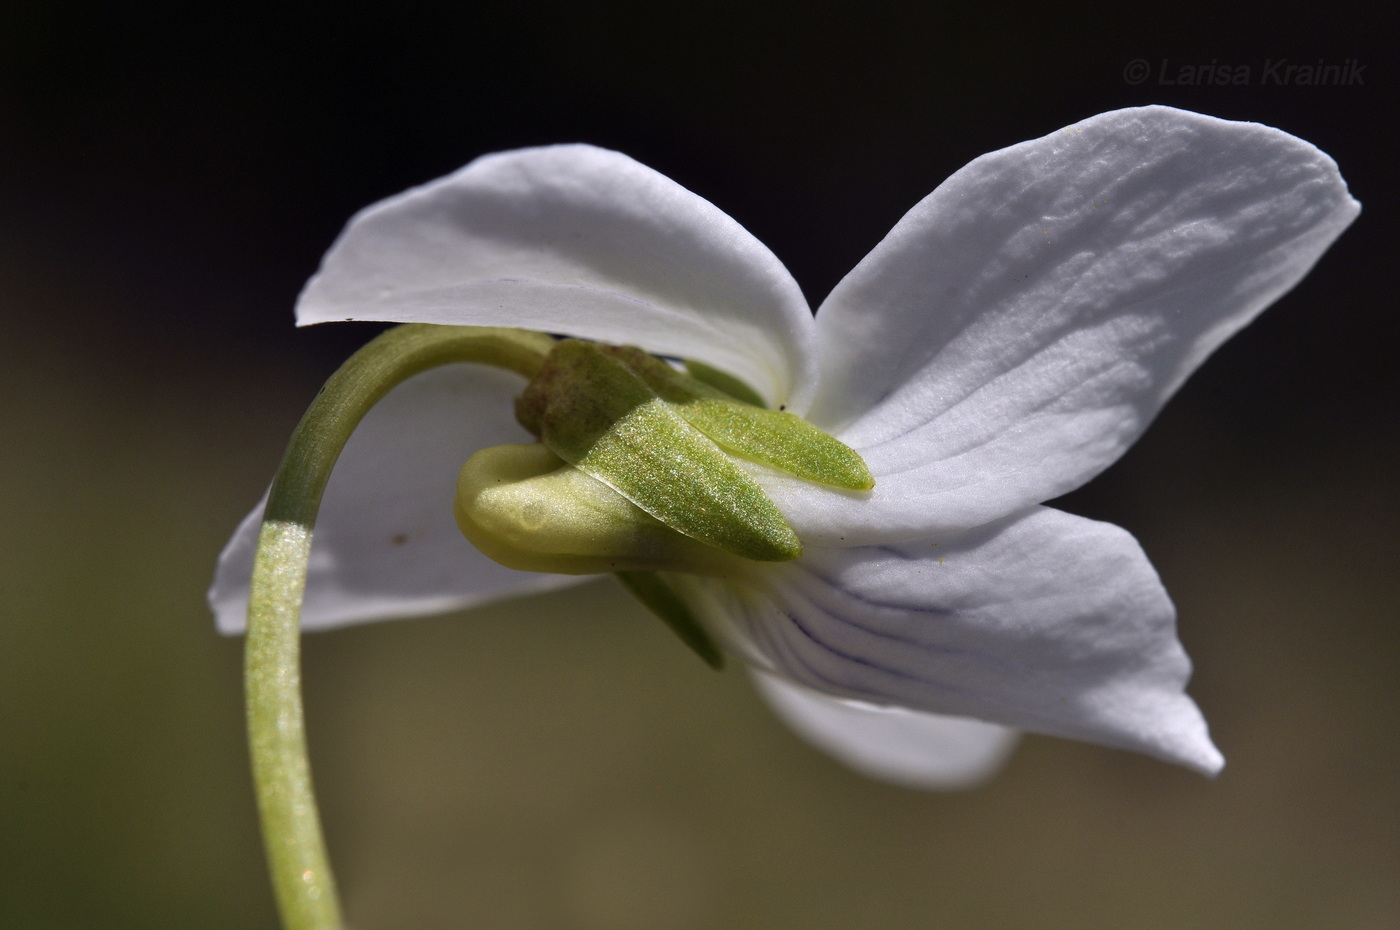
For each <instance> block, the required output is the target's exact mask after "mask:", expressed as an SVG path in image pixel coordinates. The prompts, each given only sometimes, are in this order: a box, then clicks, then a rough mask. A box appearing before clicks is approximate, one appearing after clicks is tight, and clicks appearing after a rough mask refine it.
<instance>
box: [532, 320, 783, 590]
mask: <svg viewBox="0 0 1400 930" xmlns="http://www.w3.org/2000/svg"><path fill="white" fill-rule="evenodd" d="M637 351H639V352H640V350H637ZM647 357H648V358H650V356H647ZM654 361H657V364H659V365H663V366H665V363H664V362H660V361H659V360H654ZM665 367H668V368H669V366H665ZM516 417H517V419H519V420H520V422H521V424H523V425H524V426H525V427H526V428H527V429H529V430H531V431H532V432H534V433H535V434H536V435H538V436H539V437H540V441H541V442H542V443H544V445H545V446H546V447H548V448H549V449H550V450H551V451H553V452H554V454H556V455H558V456H559V457H560V458H561V459H563V460H564V461H566V462H568V463H569V464H570V465H573V466H574V467H575V468H577V469H578V470H579V471H581V472H583V473H584V474H586V475H589V476H590V477H592V478H595V479H597V480H598V481H601V482H602V483H604V484H606V485H608V486H609V487H611V488H613V489H615V490H616V491H617V492H618V493H619V494H621V495H622V496H623V497H625V498H627V499H628V500H629V501H631V502H632V503H634V504H636V505H637V506H638V507H640V508H641V509H642V510H644V511H646V512H647V513H649V514H651V515H652V516H653V517H655V518H656V519H658V520H660V521H661V522H662V523H664V524H666V525H667V526H669V527H671V528H672V529H673V530H676V531H677V532H679V533H682V534H684V535H686V536H689V537H691V538H692V539H698V540H700V541H701V542H704V543H708V544H709V545H711V546H715V547H717V548H719V549H722V550H724V551H726V552H731V553H734V554H735V555H739V556H742V557H744V558H746V559H753V560H755V561H760V562H782V561H788V560H790V559H795V558H797V557H799V556H800V555H801V554H802V545H801V543H800V542H798V539H797V534H796V533H794V532H793V531H792V528H791V527H790V526H788V523H787V521H786V520H785V519H784V518H783V515H782V513H781V512H780V511H779V510H778V508H777V505H775V504H774V503H773V502H772V501H771V500H769V499H768V496H767V495H766V494H764V493H763V489H762V488H760V487H759V486H758V484H757V483H756V482H755V481H754V480H753V479H752V478H750V477H749V476H748V475H746V474H745V473H744V472H743V470H742V469H740V468H739V467H738V466H737V465H735V464H734V463H733V462H732V461H730V459H729V458H728V456H726V455H725V454H724V453H723V452H721V451H720V449H719V448H718V447H717V446H716V444H715V443H714V442H712V441H711V440H710V439H708V438H706V436H705V435H704V434H703V433H702V432H701V431H700V430H698V429H696V428H695V427H694V426H692V425H691V424H690V423H688V422H687V420H686V419H685V418H684V417H683V416H681V414H680V413H678V412H677V409H676V407H674V406H672V405H670V404H668V403H666V402H665V401H664V400H662V398H661V397H659V396H658V394H657V392H656V391H655V390H653V389H652V388H651V387H650V386H649V385H648V383H647V382H646V381H644V380H643V379H642V377H641V376H640V375H639V374H638V373H637V372H636V371H634V370H633V369H632V368H631V367H629V365H628V364H625V363H624V362H623V361H622V360H621V359H619V358H617V357H616V355H615V353H614V352H612V351H610V350H609V349H607V348H606V347H603V346H599V345H597V344H595V343H588V342H579V341H577V340H565V341H563V342H560V343H559V344H558V345H556V346H555V347H554V350H553V351H552V352H551V353H550V354H549V357H548V359H546V361H545V364H544V367H543V368H542V369H541V371H540V373H539V374H538V375H537V376H536V377H535V379H534V380H533V381H531V382H530V384H529V385H528V386H527V387H526V389H525V392H524V393H523V394H522V395H521V396H520V399H519V400H518V401H517V402H516Z"/></svg>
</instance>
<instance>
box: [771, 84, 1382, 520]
mask: <svg viewBox="0 0 1400 930" xmlns="http://www.w3.org/2000/svg"><path fill="white" fill-rule="evenodd" d="M1359 209H1360V207H1359V205H1358V204H1357V203H1356V201H1354V200H1353V199H1352V198H1351V197H1350V196H1349V195H1348V193H1347V189H1346V185H1345V183H1344V182H1343V180H1342V178H1341V176H1340V175H1339V174H1338V171H1337V166H1336V165H1335V164H1334V163H1333V161H1332V160H1331V159H1330V158H1328V157H1327V156H1326V155H1325V154H1323V153H1322V152H1320V151H1318V150H1317V149H1316V148H1314V147H1313V146H1311V145H1309V144H1308V143H1306V142H1303V141H1302V140H1299V139H1296V138H1294V137H1292V136H1290V135H1288V134H1286V133H1283V132H1280V131H1278V130H1276V129H1270V128H1268V127H1265V126H1261V125H1258V124H1255V123H1236V122H1227V121H1224V120H1218V119H1213V118H1210V117H1206V116H1200V115H1198V114H1195V113H1188V112H1185V111H1182V110H1174V109H1170V108H1167V107H1144V108H1141V109H1131V110H1118V111H1114V112H1111V113H1104V114H1102V115H1099V116H1095V117H1093V118H1092V119H1088V120H1085V121H1084V122H1083V123H1080V124H1078V125H1075V126H1070V127H1067V128H1066V129H1063V130H1061V131H1059V132H1056V133H1053V134H1051V135H1049V136H1046V137H1044V138H1042V139H1037V140H1035V141H1032V142H1026V143H1023V144H1021V145H1016V146H1012V147H1011V148H1007V149H1003V150H1001V151H999V152H993V153H992V154H990V155H986V156H983V157H982V158H979V159H977V160H976V161H974V162H972V163H971V164H969V165H968V166H967V167H966V168H963V169H962V170H961V171H959V172H957V173H956V174H954V175H953V176H952V177H951V178H949V179H948V181H947V182H945V183H944V184H943V185H942V186H940V187H939V188H938V189H937V190H936V191H934V192H933V193H932V194H931V195H929V197H927V198H926V199H925V200H924V201H922V202H921V203H919V204H918V205H917V206H915V207H914V209H913V210H911V211H910V212H909V214H908V215H907V216H905V217H904V218H903V219H902V220H901V221H900V222H899V223H898V224H897V225H896V226H895V228H894V229H893V230H892V231H891V232H890V234H889V235H888V236H887V237H886V238H885V240H884V241H883V242H881V243H880V244H879V245H878V246H877V247H876V248H875V250H874V251H873V252H871V253H870V255H869V256H868V257H867V258H866V259H865V260H864V261H862V262H861V263H860V264H859V265H858V266H857V267H856V268H855V270H854V271H852V272H851V273H850V274H849V275H848V276H847V277H846V278H845V279H844V280H843V281H842V282H841V283H840V284H839V285H838V286H837V287H836V289H835V290H834V291H833V292H832V293H831V296H830V297H829V298H828V299H827V300H826V302H825V303H824V304H823V305H822V307H821V309H820V310H819V312H818V314H817V328H818V338H819V344H820V348H821V357H822V372H823V375H822V384H821V390H820V395H819V397H818V398H817V400H816V402H815V403H814V405H813V408H812V413H811V415H810V418H811V419H812V421H813V422H814V423H816V424H817V425H818V426H821V427H823V428H824V429H828V430H829V431H833V432H834V434H835V435H836V436H837V437H838V438H840V439H841V440H842V441H844V442H846V443H847V444H848V445H851V446H852V447H854V448H855V449H856V450H858V451H859V452H860V453H861V455H862V456H863V457H864V458H865V460H866V462H867V463H868V464H869V465H870V468H871V471H872V472H873V473H874V475H875V478H876V490H875V492H874V494H873V495H872V496H871V497H870V498H869V500H868V501H865V502H862V503H861V504H860V505H859V506H850V505H848V504H843V503H842V501H841V500H839V499H836V498H832V499H830V500H828V501H826V502H825V504H823V505H820V506H819V505H817V504H813V505H812V507H811V508H810V509H811V510H812V512H813V519H814V520H815V521H817V523H818V524H819V525H818V526H814V527H813V529H812V531H811V532H809V533H806V534H804V538H805V539H811V538H818V537H820V538H822V539H824V540H825V541H827V542H829V543H830V542H833V541H835V537H836V536H838V535H843V531H844V535H845V536H846V542H847V544H849V543H850V542H852V541H860V540H881V541H883V540H889V539H891V538H900V537H903V538H910V536H911V535H916V534H919V533H922V532H929V531H937V530H941V529H943V528H947V527H952V526H969V525H976V524H978V523H981V522H984V521H986V520H990V519H995V518H997V517H1001V516H1004V515H1005V514H1007V513H1010V512H1012V511H1014V510H1016V509H1018V508H1020V507H1022V506H1025V505H1026V504H1027V503H1031V502H1039V501H1043V500H1047V499H1049V498H1051V497H1054V496H1056V495H1059V494H1062V493H1064V492H1066V491H1069V490H1071V489H1073V488H1075V487H1078V486H1079V485H1081V484H1083V483H1084V482H1085V481H1087V480H1088V479H1089V478H1091V477H1093V476H1094V475H1095V474H1097V473H1098V472H1099V471H1101V470H1102V469H1103V468H1104V467H1105V466H1107V465H1108V464H1110V463H1111V462H1113V461H1114V460H1115V459H1117V458H1118V456H1119V455H1121V454H1122V452H1123V450H1124V449H1126V448H1127V447H1128V446H1129V445H1130V444H1131V443H1132V442H1133V441H1135V440H1136V439H1137V437H1138V435H1139V434H1140V433H1141V432H1142V431H1143V429H1145V428H1146V426H1147V424H1148V423H1149V422H1150V421H1151V420H1152V418H1153V417H1154V416H1155V415H1156V413H1157V411H1158V410H1159V409H1160V408H1161V406H1162V405H1163V404H1164V403H1165V402H1166V400H1167V399H1168V398H1169V397H1170V396H1171V394H1172V393H1173V392H1174V391H1175V390H1176V389H1177V387H1178V386H1179V385H1180V384H1181V383H1182V381H1183V380H1184V379H1185V378H1186V377H1187V376H1188V375H1189V374H1190V373H1191V371H1192V370H1193V369H1195V368H1196V366H1198V365H1199V364H1200V363H1201V362H1202V361H1203V360H1204V359H1205V358H1206V356H1208V355H1209V354H1210V353H1211V352H1212V351H1213V350H1214V349H1215V348H1216V347H1217V346H1219V345H1220V343H1221V342H1223V341H1224V340H1225V339H1226V338H1228V337H1229V336H1230V335H1231V334H1233V333H1234V332H1235V331H1237V330H1238V329H1239V328H1240V327H1242V326H1244V325H1245V324H1246V323H1248V322H1249V321H1250V320H1251V319H1252V318H1253V317H1254V316H1255V315H1256V314H1258V313H1259V312H1260V311H1261V310H1263V309H1264V308H1265V307H1267V306H1268V305H1269V304H1271V303H1272V302H1273V301H1275V300H1277V299H1278V297H1279V296H1280V295H1282V294H1283V293H1285V292H1286V291H1288V290H1289V289H1290V288H1291V287H1293V285H1294V284H1296V283H1297V282H1298V280H1299V279H1300V278H1302V277H1303V275H1304V274H1306V273H1307V271H1308V269H1310V268H1311V267H1312V265H1313V264H1314V263H1315V262H1316V261H1317V260H1318V258H1319V257H1320V256H1321V255H1322V253H1323V252H1324V251H1325V250H1326V249H1327V247H1328V246H1329V245H1330V244H1331V243H1332V241H1333V240H1334V239H1336V237H1337V236H1338V235H1339V234H1340V233H1341V232H1342V230H1343V229H1345V228H1346V226H1347V225H1348V224H1349V223H1350V222H1351V221H1352V220H1353V219H1354V218H1355V217H1356V215H1357V213H1358V211H1359ZM779 503H780V504H781V503H782V501H779ZM799 505H800V504H799ZM828 505H829V506H828ZM794 525H796V524H794ZM799 532H802V531H801V529H800V528H799ZM892 534H893V535H892Z"/></svg>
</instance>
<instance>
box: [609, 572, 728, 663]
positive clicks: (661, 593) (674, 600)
mask: <svg viewBox="0 0 1400 930" xmlns="http://www.w3.org/2000/svg"><path fill="white" fill-rule="evenodd" d="M617 580H618V581H620V582H622V586H623V587H624V588H626V589H627V591H628V593H629V594H631V595H632V596H633V597H635V598H636V599H637V600H638V601H640V602H641V604H642V606H643V607H645V608H646V609H647V610H649V611H651V612H652V614H653V615H655V616H656V618H657V619H658V620H660V621H661V622H662V623H664V624H666V625H667V626H668V627H670V628H671V632H673V633H675V634H676V635H677V636H679V637H680V639H681V642H683V643H685V644H686V645H687V646H689V647H690V648H691V650H693V651H694V652H695V654H696V655H698V656H699V657H700V658H701V659H703V660H704V662H705V664H706V665H708V666H709V667H710V668H712V669H715V670H716V671H718V670H720V669H722V668H724V653H723V652H722V651H721V650H720V648H719V645H718V644H716V643H715V641H714V639H713V638H712V637H711V636H710V634H709V633H707V632H706V631H705V628H704V627H703V626H701V625H700V621H699V620H697V619H696V618H695V615H694V614H693V613H691V612H690V606H689V605H688V604H686V602H685V600H684V599H682V598H681V596H680V595H678V594H676V592H675V591H674V590H673V589H672V588H671V586H670V585H668V584H667V583H666V582H665V581H664V580H663V579H662V578H661V576H660V575H658V574H656V573H655V572H617Z"/></svg>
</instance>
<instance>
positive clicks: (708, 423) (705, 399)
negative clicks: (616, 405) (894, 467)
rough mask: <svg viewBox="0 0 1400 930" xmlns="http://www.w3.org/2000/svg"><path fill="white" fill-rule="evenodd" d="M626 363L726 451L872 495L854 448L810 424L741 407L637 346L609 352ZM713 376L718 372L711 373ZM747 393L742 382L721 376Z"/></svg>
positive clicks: (759, 408) (777, 412)
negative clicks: (869, 492)
mask: <svg viewBox="0 0 1400 930" xmlns="http://www.w3.org/2000/svg"><path fill="white" fill-rule="evenodd" d="M604 351H606V352H608V353H610V354H613V355H616V356H617V357H618V358H621V359H622V360H623V361H625V362H626V363H627V365H628V367H630V368H631V369H632V370H633V371H635V372H637V374H638V375H640V376H641V377H642V379H643V380H644V381H646V383H647V385H648V386H649V387H650V388H651V389H652V390H654V391H656V393H657V394H658V395H659V396H660V397H661V398H662V400H665V401H666V402H668V403H670V404H673V405H675V407H676V410H677V411H678V412H679V413H680V415H681V416H682V417H684V418H685V420H686V422H687V423H689V424H690V425H691V426H693V427H695V428H696V429H698V430H699V431H700V432H702V433H704V434H705V435H706V436H708V437H710V439H712V440H714V442H715V443H716V444H717V445H718V446H720V447H721V448H722V449H724V450H725V451H727V452H731V453H733V454H734V455H740V456H743V457H744V458H746V459H751V460H753V461H755V462H761V463H763V464H764V465H770V466H772V467H773V468H776V469H778V470H779V471H785V472H787V473H788V474H790V475H795V476H796V477H798V478H802V479H803V480H805V481H815V482H817V483H819V484H828V485H832V486H833V487H838V488H845V489H847V490H851V491H869V490H870V489H871V488H873V487H875V478H874V476H872V475H871V474H870V469H869V467H867V466H866V464H865V460H864V459H862V458H861V457H860V455H859V453H857V452H856V451H855V450H854V449H852V448H851V447H850V446H848V445H846V444H845V443H843V442H841V441H840V440H838V439H834V438H832V437H831V436H828V435H827V434H826V433H824V432H822V431H821V430H819V429H817V428H816V427H815V426H813V425H812V424H810V423H808V422H807V421H806V420H804V419H802V418H801V417H799V416H796V415H795V414H791V413H787V412H784V411H781V410H765V409H763V406H762V404H761V403H760V404H758V405H754V404H750V403H742V402H739V401H736V400H734V399H733V396H732V394H731V393H729V392H726V391H722V390H720V389H718V388H716V387H714V386H712V385H710V384H706V383H703V382H701V381H697V380H696V379H695V378H692V377H688V376H687V375H685V374H683V373H682V372H679V371H677V370H676V369H674V368H672V367H671V366H670V365H668V364H666V363H665V362H663V361H661V359H659V358H656V357H655V356H652V355H648V354H647V353H646V352H644V351H642V350H641V349H639V348H637V347H636V346H616V347H612V346H610V347H606V348H605V349H604ZM710 371H714V369H710ZM718 374H720V375H721V376H722V377H725V378H729V379H730V380H731V381H733V382H734V383H735V384H738V385H740V387H741V388H743V389H744V390H748V388H747V386H745V385H743V382H740V381H738V379H735V378H731V377H730V376H728V375H724V374H723V373H722V372H719V373H718Z"/></svg>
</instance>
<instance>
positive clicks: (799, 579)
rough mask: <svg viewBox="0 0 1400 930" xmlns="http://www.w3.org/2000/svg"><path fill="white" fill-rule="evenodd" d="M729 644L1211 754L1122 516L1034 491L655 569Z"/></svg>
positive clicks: (983, 716)
mask: <svg viewBox="0 0 1400 930" xmlns="http://www.w3.org/2000/svg"><path fill="white" fill-rule="evenodd" d="M669 577H672V578H673V579H674V583H675V585H676V587H677V589H678V590H680V591H682V592H683V594H684V596H686V597H687V598H688V599H689V600H690V602H691V603H692V604H693V605H694V607H695V608H696V609H697V610H698V611H700V613H701V615H702V616H704V617H705V618H706V619H707V622H709V623H710V624H712V625H713V626H714V628H715V629H716V630H717V632H719V634H720V635H721V636H724V637H726V639H727V641H728V642H729V644H730V646H731V648H735V649H737V650H739V651H741V653H743V654H745V655H746V656H747V657H748V658H749V659H750V660H751V661H753V662H754V663H755V664H757V665H759V666H760V667H762V668H767V669H769V670H770V671H772V672H774V673H776V674H779V675H781V676H782V677H784V678H788V679H790V680H793V681H795V682H797V683H798V684H800V685H803V686H805V687H808V688H812V689H814V690H818V691H822V692H824V693H826V694H829V695H832V696H835V697H840V698H846V699H851V700H857V701H864V702H867V703H871V704H884V705H891V706H895V707H904V708H908V709H912V710H918V711H925V712H929V713H935V714H950V715H954V716H966V717H973V718H976V719H979V720H985V721H988V722H991V723H998V724H1002V725H1005V726H1010V727H1015V728H1018V729H1023V730H1031V731H1036V732H1041V733H1049V734H1053V735H1058V736H1068V737H1072V738H1075V739H1083V740H1089V741H1092V742H1098V743H1104V744H1107V745H1110V746H1119V747H1123V748H1127V749H1135V750H1138V751H1141V752H1147V753H1150V754H1153V755H1156V756H1160V757H1162V758H1165V759H1168V760H1170V761H1174V762H1179V763H1182V764H1184V765H1188V766H1191V767H1192V768H1196V769H1198V770H1201V771H1204V772H1208V773H1213V772H1215V771H1217V770H1218V769H1219V768H1220V767H1221V765H1222V764H1223V762H1222V760H1221V757H1220V754H1219V752H1218V751H1217V750H1216V749H1215V747H1214V746H1213V745H1212V744H1211V741H1210V736H1209V735H1208V733H1207V731H1206V725H1205V721H1204V720H1203V719H1202V717H1201V714H1200V711H1199V710H1198V709H1197V708H1196V705H1195V703H1194V702H1192V700H1191V699H1190V698H1189V697H1187V696H1186V694H1185V690H1184V689H1185V686H1186V682H1187V679H1188V678H1189V677H1190V672H1191V663H1190V661H1189V660H1188V659H1187V658H1186V653H1185V651H1184V650H1183V649H1182V648H1181V644H1180V643H1179V642H1178V641H1177V638H1176V615H1175V611H1174V610H1173V608H1172V604H1171V601H1170V600H1169V599H1168V598H1167V594H1166V591H1164V590H1163V588H1162V585H1161V582H1160V581H1159V580H1158V578H1157V574H1156V572H1154V571H1153V570H1152V566H1151V565H1150V564H1149V563H1148V561H1147V558H1146V556H1144V555H1143V553H1142V550H1141V549H1140V548H1139V547H1138V545H1137V543H1136V542H1135V541H1134V540H1133V538H1132V537H1131V536H1129V535H1128V534H1127V533H1126V532H1124V531H1123V530H1121V529H1119V528H1118V527H1115V526H1111V525H1109V524H1106V523H1098V522H1096V521H1093V520H1086V519H1084V518H1083V517H1075V516H1071V515H1070V514H1067V513H1063V512H1061V511H1058V510H1052V509H1049V508H1044V507H1035V508H1031V509H1029V510H1026V511H1022V512H1021V513H1019V514H1016V515H1014V516H1012V517H1010V518H1007V519H1005V520H1001V521H998V522H996V523H993V524H988V525H986V526H982V527H978V528H977V529H974V530H968V531H964V532H963V533H961V534H957V535H950V536H947V537H943V538H940V539H932V540H930V539H925V540H919V541H911V542H905V543H901V544H896V545H888V546H868V547H854V548H844V549H834V548H828V549H823V548H820V547H815V546H809V547H808V548H807V551H806V554H805V555H804V556H803V557H802V558H801V559H799V560H798V561H796V562H791V563H785V564H783V565H773V566H761V567H755V568H752V569H751V570H750V571H748V572H746V573H745V572H743V571H742V570H741V571H740V573H736V575H735V576H734V577H732V578H730V579H728V580H717V579H701V578H686V577H685V576H669Z"/></svg>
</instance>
